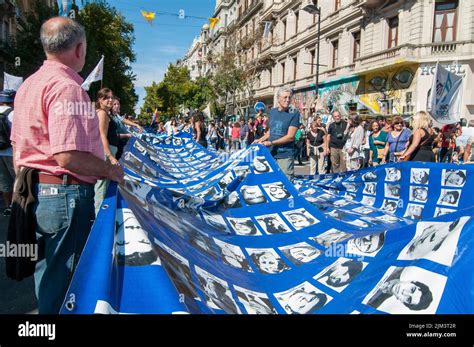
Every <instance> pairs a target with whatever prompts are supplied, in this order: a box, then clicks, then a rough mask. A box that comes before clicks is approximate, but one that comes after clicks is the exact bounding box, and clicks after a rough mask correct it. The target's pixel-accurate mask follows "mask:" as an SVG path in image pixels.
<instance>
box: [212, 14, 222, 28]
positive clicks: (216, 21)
mask: <svg viewBox="0 0 474 347" xmlns="http://www.w3.org/2000/svg"><path fill="white" fill-rule="evenodd" d="M220 20H221V19H220V18H214V17H212V18H209V26H210V27H211V29H214V27H215V26H216V25H217V23H219V21H220Z"/></svg>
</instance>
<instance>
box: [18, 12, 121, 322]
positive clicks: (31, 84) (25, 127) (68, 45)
mask: <svg viewBox="0 0 474 347" xmlns="http://www.w3.org/2000/svg"><path fill="white" fill-rule="evenodd" d="M41 42H42V44H43V48H44V51H45V53H46V57H47V60H46V61H45V62H44V64H43V66H42V67H41V68H40V69H39V70H38V71H37V72H36V73H35V74H33V75H32V76H30V77H29V78H28V79H27V80H26V81H25V82H24V83H23V85H22V86H21V87H20V89H19V90H18V92H17V96H16V99H15V121H14V122H13V128H12V134H11V140H12V145H13V151H14V161H15V168H16V170H21V169H22V168H33V169H36V170H37V171H38V179H37V182H35V184H34V197H35V199H36V203H35V215H36V221H37V227H36V237H37V240H38V246H39V255H40V257H39V258H38V261H37V264H36V271H35V287H36V296H37V298H38V306H39V313H59V310H60V308H61V305H62V302H63V300H64V296H65V294H66V291H67V288H68V286H69V282H70V279H71V278H72V274H73V272H74V269H75V266H76V265H77V262H78V260H79V256H80V255H81V253H82V249H83V247H84V245H85V242H86V240H87V237H88V235H89V232H90V229H91V227H92V223H93V221H94V218H95V213H94V183H95V182H96V181H97V180H98V179H99V178H107V179H111V180H113V181H116V182H121V181H122V180H123V171H122V169H121V168H120V166H112V165H111V164H108V163H106V162H105V161H104V159H103V157H104V150H103V147H102V144H101V140H100V134H99V121H98V118H97V117H96V114H95V108H94V106H93V104H92V103H91V101H90V99H89V96H88V95H87V93H86V92H85V91H84V90H83V89H82V88H81V83H82V81H83V80H82V78H81V77H80V76H79V74H78V72H80V71H81V70H82V68H83V67H84V62H85V56H86V36H85V31H84V28H83V27H82V26H81V25H80V24H78V23H77V22H75V21H73V20H71V19H69V18H65V17H56V18H52V19H50V20H48V21H47V22H45V23H44V24H43V26H42V27H41Z"/></svg>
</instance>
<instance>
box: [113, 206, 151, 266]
mask: <svg viewBox="0 0 474 347" xmlns="http://www.w3.org/2000/svg"><path fill="white" fill-rule="evenodd" d="M115 230H116V233H117V234H116V238H115V260H116V262H117V264H119V265H125V266H144V265H160V259H159V258H158V254H157V251H156V250H155V249H154V247H153V245H152V242H151V241H150V239H149V237H148V233H147V232H146V231H145V230H143V229H142V226H141V225H140V223H139V222H138V220H137V218H136V217H135V215H134V214H133V212H132V210H130V209H129V208H122V209H118V210H117V214H116V229H115Z"/></svg>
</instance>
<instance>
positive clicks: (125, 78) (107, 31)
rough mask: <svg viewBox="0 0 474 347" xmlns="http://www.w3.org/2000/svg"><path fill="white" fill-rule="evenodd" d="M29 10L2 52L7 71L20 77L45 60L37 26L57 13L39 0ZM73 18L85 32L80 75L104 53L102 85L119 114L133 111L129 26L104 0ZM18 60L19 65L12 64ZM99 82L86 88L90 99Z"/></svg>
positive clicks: (131, 28)
mask: <svg viewBox="0 0 474 347" xmlns="http://www.w3.org/2000/svg"><path fill="white" fill-rule="evenodd" d="M33 9H34V10H33V11H32V12H30V13H29V14H27V15H26V16H25V18H23V19H19V24H20V26H19V29H18V33H17V35H16V38H15V39H14V40H13V41H12V43H11V47H10V48H9V49H8V50H6V51H5V52H4V57H5V60H6V61H7V72H10V73H12V74H14V75H17V76H22V77H24V78H27V77H29V76H30V75H31V74H33V73H34V72H35V71H36V70H38V69H39V68H40V66H41V65H42V64H43V61H44V59H45V55H44V52H43V49H42V47H41V41H40V28H41V25H42V23H43V22H44V21H46V20H47V19H49V18H51V17H54V16H56V15H57V13H58V8H57V5H55V6H54V7H53V8H49V7H48V6H46V5H45V4H44V2H43V1H36V2H35V4H34V5H33ZM73 9H74V7H73ZM75 9H76V10H77V7H75ZM75 19H76V20H78V21H79V22H80V23H81V24H82V25H84V27H85V30H86V35H87V57H86V64H85V66H84V68H83V70H82V72H81V75H82V76H83V77H84V78H86V77H87V76H88V74H89V73H90V72H91V71H92V69H93V68H94V67H95V65H96V64H97V63H98V62H99V60H100V58H101V56H102V55H104V56H105V63H104V81H103V86H104V87H108V88H110V89H112V90H113V92H114V93H115V94H116V95H117V96H118V97H119V98H120V100H121V104H122V113H128V114H133V113H134V112H133V108H134V106H135V104H136V103H137V100H138V96H137V95H136V94H135V90H134V87H133V81H134V80H135V76H134V75H133V74H132V72H131V68H130V67H129V63H131V62H133V61H134V60H135V54H134V52H133V51H132V45H133V42H134V39H135V38H134V34H133V25H132V24H130V23H128V22H126V20H125V18H124V17H123V15H122V14H121V13H120V12H119V11H118V10H117V9H115V8H114V7H111V6H110V5H109V4H108V3H107V2H106V1H104V0H97V1H95V2H93V3H89V4H87V5H86V6H85V7H84V8H83V9H82V10H81V11H79V12H78V13H77V15H76V16H75ZM18 58H19V61H20V65H17V64H15V63H16V62H17V61H18ZM99 89H100V82H95V83H93V84H92V87H91V89H90V91H89V95H90V96H91V99H92V100H94V98H95V95H96V93H97V91H98V90H99Z"/></svg>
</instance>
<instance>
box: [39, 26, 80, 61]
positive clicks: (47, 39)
mask: <svg viewBox="0 0 474 347" xmlns="http://www.w3.org/2000/svg"><path fill="white" fill-rule="evenodd" d="M59 18H61V19H62V20H61V21H58V22H54V23H51V22H50V21H51V19H50V20H48V21H47V22H45V23H43V25H42V26H41V32H40V36H41V44H42V45H43V49H44V51H45V52H46V53H52V54H54V53H62V52H66V51H68V50H69V49H71V48H73V47H74V46H75V45H76V44H77V43H79V42H80V41H82V40H84V39H85V38H86V32H85V30H84V27H83V26H82V25H81V24H79V23H78V22H76V21H74V20H72V19H70V18H66V17H59ZM54 19H56V18H53V20H54Z"/></svg>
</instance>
